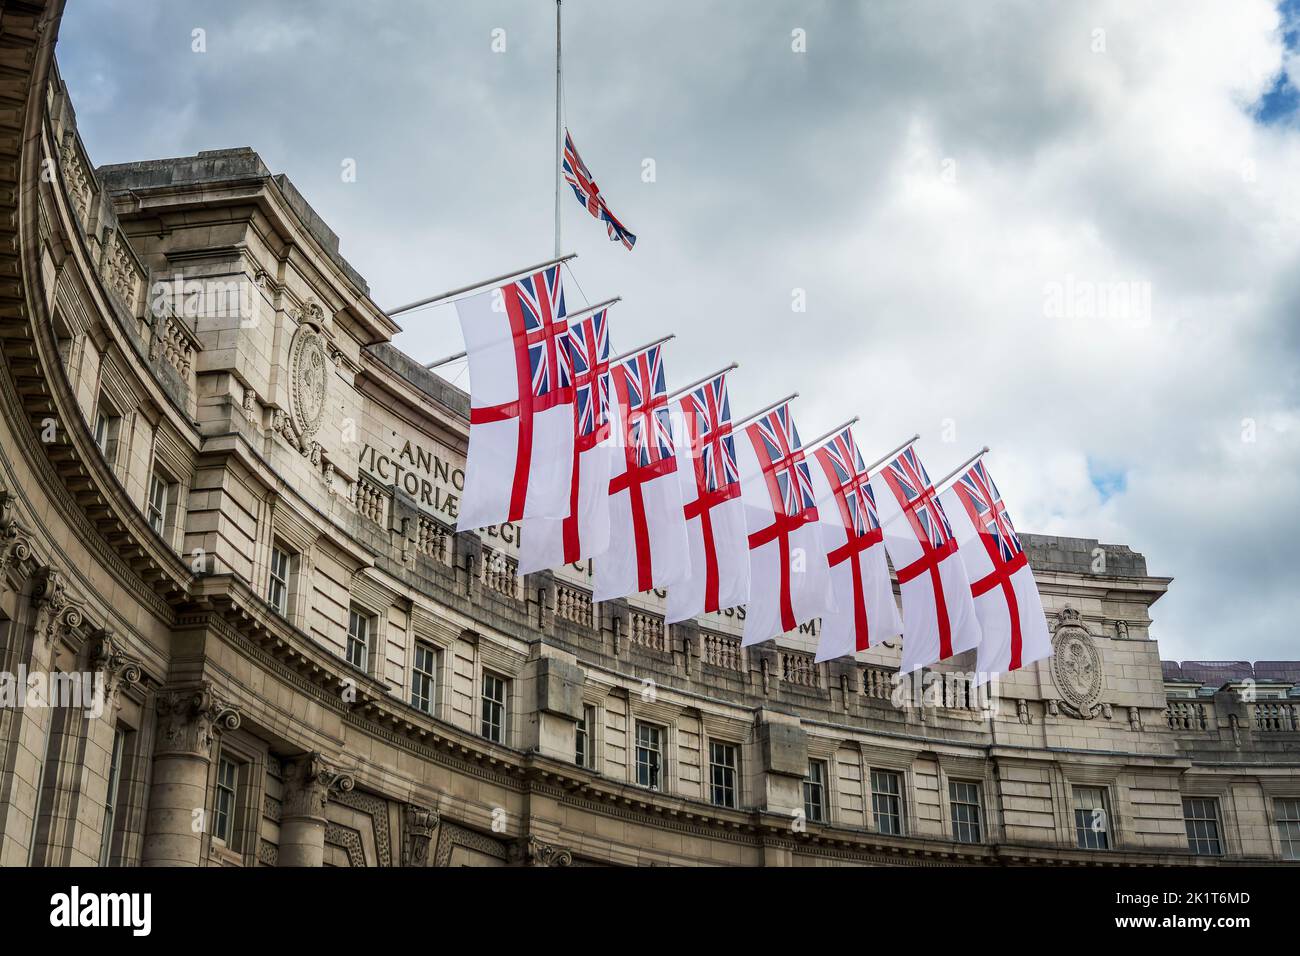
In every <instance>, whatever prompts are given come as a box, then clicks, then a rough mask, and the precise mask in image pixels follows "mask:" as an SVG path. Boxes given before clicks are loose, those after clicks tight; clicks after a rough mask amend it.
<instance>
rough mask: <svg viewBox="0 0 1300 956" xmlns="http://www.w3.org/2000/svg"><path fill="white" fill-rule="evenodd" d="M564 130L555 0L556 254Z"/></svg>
mask: <svg viewBox="0 0 1300 956" xmlns="http://www.w3.org/2000/svg"><path fill="white" fill-rule="evenodd" d="M563 166H564V130H563V126H562V124H561V122H560V0H555V255H556V256H559V254H560V187H561V186H562V185H563V183H564V176H563V174H562V172H561V169H562V167H563Z"/></svg>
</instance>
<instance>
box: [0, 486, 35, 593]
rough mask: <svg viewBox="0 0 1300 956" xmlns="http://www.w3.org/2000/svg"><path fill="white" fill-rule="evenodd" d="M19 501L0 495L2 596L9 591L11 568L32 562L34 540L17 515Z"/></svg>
mask: <svg viewBox="0 0 1300 956" xmlns="http://www.w3.org/2000/svg"><path fill="white" fill-rule="evenodd" d="M17 501H18V499H17V498H16V497H14V496H13V495H11V494H9V493H8V492H4V493H0V595H3V594H4V593H5V592H6V591H7V590H9V568H10V566H12V565H20V564H22V563H23V562H24V561H27V560H30V559H31V556H32V539H31V538H29V537H28V536H27V534H26V533H25V532H24V531H23V529H22V526H21V525H20V524H19V523H18V518H17V515H16V513H15V512H16V511H17V507H16V506H17Z"/></svg>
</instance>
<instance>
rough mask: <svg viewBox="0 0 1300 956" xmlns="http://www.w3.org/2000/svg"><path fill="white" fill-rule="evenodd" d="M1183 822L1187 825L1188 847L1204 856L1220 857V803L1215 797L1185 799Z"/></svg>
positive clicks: (1221, 847) (1221, 851) (1221, 846)
mask: <svg viewBox="0 0 1300 956" xmlns="http://www.w3.org/2000/svg"><path fill="white" fill-rule="evenodd" d="M1183 820H1184V822H1185V823H1186V825H1187V847H1188V849H1190V850H1191V851H1192V852H1193V853H1196V854H1200V855H1203V856H1220V855H1222V853H1223V845H1222V844H1221V843H1220V841H1219V802H1218V801H1217V800H1215V799H1214V798H1213V797H1184V798H1183Z"/></svg>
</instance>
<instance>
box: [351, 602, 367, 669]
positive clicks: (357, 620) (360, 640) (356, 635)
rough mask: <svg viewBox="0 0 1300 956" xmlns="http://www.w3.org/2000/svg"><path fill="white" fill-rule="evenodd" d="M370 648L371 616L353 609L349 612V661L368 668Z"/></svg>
mask: <svg viewBox="0 0 1300 956" xmlns="http://www.w3.org/2000/svg"><path fill="white" fill-rule="evenodd" d="M369 650H370V618H369V617H367V616H365V615H364V614H362V613H360V612H358V611H356V610H352V611H349V612H348V651H347V657H348V663H349V664H351V665H352V666H353V667H356V668H360V669H361V670H365V669H366V663H367V659H368V658H369V656H370V654H369Z"/></svg>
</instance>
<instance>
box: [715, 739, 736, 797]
mask: <svg viewBox="0 0 1300 956" xmlns="http://www.w3.org/2000/svg"><path fill="white" fill-rule="evenodd" d="M709 780H710V787H709V791H710V798H711V799H712V801H713V803H714V805H715V806H719V807H734V806H735V805H736V747H735V745H734V744H724V743H719V742H717V741H710V742H709Z"/></svg>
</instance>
